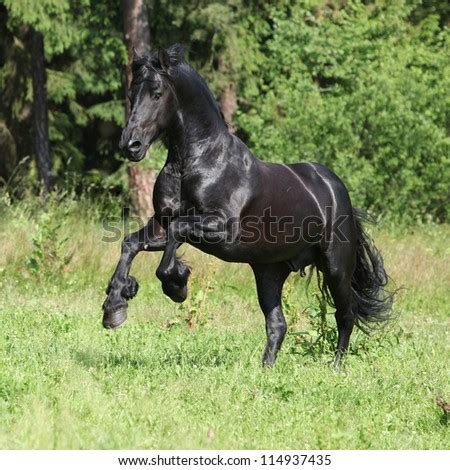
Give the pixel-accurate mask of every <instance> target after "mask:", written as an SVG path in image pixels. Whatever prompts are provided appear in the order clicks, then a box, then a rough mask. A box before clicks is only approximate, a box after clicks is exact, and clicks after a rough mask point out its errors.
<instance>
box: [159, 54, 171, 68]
mask: <svg viewBox="0 0 450 470" xmlns="http://www.w3.org/2000/svg"><path fill="white" fill-rule="evenodd" d="M158 61H159V65H160V66H161V68H162V69H163V70H164V71H165V72H167V70H168V69H169V67H170V55H169V53H168V52H167V51H166V50H165V49H159V50H158Z"/></svg>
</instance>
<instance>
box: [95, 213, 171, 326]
mask: <svg viewBox="0 0 450 470" xmlns="http://www.w3.org/2000/svg"><path fill="white" fill-rule="evenodd" d="M165 245H166V232H165V230H164V229H163V228H162V227H161V225H160V224H159V223H158V221H157V220H156V219H154V218H153V217H152V218H151V219H150V220H149V221H148V223H147V225H146V226H145V227H142V228H141V229H140V230H138V231H137V232H134V233H131V234H130V235H127V236H126V237H125V238H124V240H123V242H122V253H121V255H120V259H119V262H118V264H117V267H116V270H115V271H114V274H113V276H112V278H111V280H110V281H109V285H108V288H107V289H106V294H107V298H106V300H105V302H104V303H103V326H104V327H105V328H117V327H118V326H120V325H121V324H122V323H123V322H124V321H125V320H126V319H127V307H128V303H127V300H129V299H131V298H133V297H134V296H135V295H136V294H137V291H138V288H139V285H138V283H137V281H136V279H135V278H134V277H132V276H130V275H129V272H130V268H131V263H132V262H133V259H134V257H135V256H136V255H137V254H138V253H139V252H140V251H144V250H145V251H162V250H163V249H164V247H165Z"/></svg>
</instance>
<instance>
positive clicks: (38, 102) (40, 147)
mask: <svg viewBox="0 0 450 470" xmlns="http://www.w3.org/2000/svg"><path fill="white" fill-rule="evenodd" d="M29 43H30V51H31V69H32V76H33V120H34V143H35V152H36V165H37V169H38V174H39V178H40V179H41V181H42V183H43V185H44V190H45V192H47V193H48V192H50V190H51V187H52V178H51V166H52V164H51V156H50V142H49V139H48V107H47V76H46V73H45V63H44V38H43V36H42V34H41V33H40V32H38V31H36V30H35V29H34V28H30V32H29Z"/></svg>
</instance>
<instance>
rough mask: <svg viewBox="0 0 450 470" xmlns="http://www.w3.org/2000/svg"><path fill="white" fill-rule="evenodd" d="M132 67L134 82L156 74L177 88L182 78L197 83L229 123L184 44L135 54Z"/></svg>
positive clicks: (149, 78)
mask: <svg viewBox="0 0 450 470" xmlns="http://www.w3.org/2000/svg"><path fill="white" fill-rule="evenodd" d="M131 67H132V71H133V83H141V82H143V81H145V80H151V79H152V78H151V75H152V74H156V75H160V76H161V77H164V78H166V79H167V80H168V81H169V83H170V84H171V85H172V86H173V87H174V88H176V85H177V82H178V81H181V80H185V81H187V82H191V83H193V84H196V85H197V86H198V88H199V89H200V90H201V92H202V94H203V95H204V96H206V97H207V99H208V101H209V102H210V103H211V104H212V106H213V107H214V109H215V111H216V112H217V113H218V114H219V116H220V118H221V119H222V121H223V122H224V123H225V124H227V123H226V122H225V118H224V115H223V113H222V110H221V109H220V106H219V104H218V102H217V100H216V98H215V96H214V95H213V94H212V92H211V90H210V89H209V87H208V85H207V83H206V82H205V80H204V78H203V77H202V76H201V75H200V74H199V73H198V72H197V71H196V70H195V69H194V68H193V67H191V66H190V65H189V64H188V63H187V62H186V61H185V59H184V47H183V46H182V45H180V44H174V45H173V46H171V47H169V48H168V49H165V50H161V49H160V50H157V51H151V52H147V53H144V54H143V55H142V56H136V55H135V57H134V58H133V62H132V66H131Z"/></svg>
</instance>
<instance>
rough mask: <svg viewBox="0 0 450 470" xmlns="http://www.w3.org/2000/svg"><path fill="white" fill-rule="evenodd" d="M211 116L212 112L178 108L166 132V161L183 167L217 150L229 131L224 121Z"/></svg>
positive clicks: (181, 168) (189, 165)
mask: <svg viewBox="0 0 450 470" xmlns="http://www.w3.org/2000/svg"><path fill="white" fill-rule="evenodd" d="M214 118H215V116H214V114H212V115H211V114H206V115H204V116H198V115H193V114H192V113H191V112H189V110H187V111H186V110H179V111H178V113H177V116H176V118H175V122H174V123H173V124H172V126H171V130H170V132H169V134H168V141H167V146H168V150H169V153H168V161H169V162H171V163H172V164H174V165H176V166H177V167H178V168H179V169H180V171H183V170H186V169H187V168H189V167H192V166H193V165H196V164H197V163H200V162H201V161H206V160H211V158H214V157H215V156H217V155H218V154H219V153H220V154H221V153H222V152H219V151H218V150H219V149H218V147H219V146H220V147H221V148H222V147H224V146H223V143H224V142H225V141H226V140H227V139H229V138H231V135H230V133H229V132H228V128H227V127H226V125H225V124H224V123H217V122H216V121H214ZM210 163H211V162H210Z"/></svg>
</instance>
